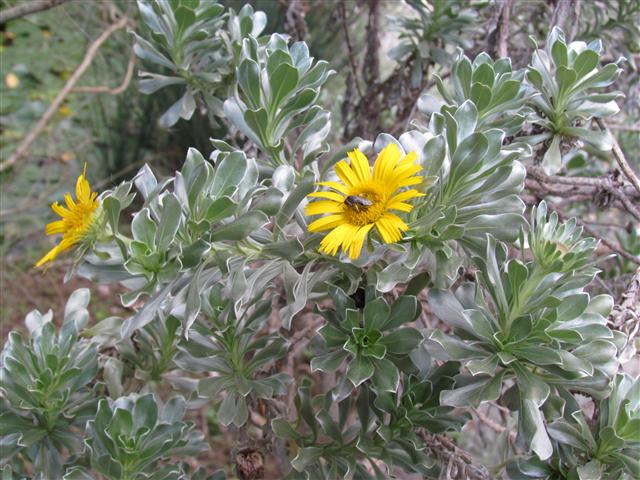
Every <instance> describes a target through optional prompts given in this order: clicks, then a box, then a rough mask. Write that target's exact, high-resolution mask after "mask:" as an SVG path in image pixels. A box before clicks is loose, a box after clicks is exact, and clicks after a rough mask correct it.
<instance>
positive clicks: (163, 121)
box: [158, 90, 196, 128]
mask: <svg viewBox="0 0 640 480" xmlns="http://www.w3.org/2000/svg"><path fill="white" fill-rule="evenodd" d="M195 109H196V101H195V99H194V98H193V94H192V93H191V91H190V90H187V92H186V93H185V94H184V95H183V96H182V97H181V98H180V99H179V100H178V101H177V102H176V103H174V104H173V105H172V106H171V107H169V109H168V110H167V111H166V112H165V113H164V114H162V116H161V117H160V119H159V120H158V124H159V125H160V126H161V127H162V128H169V127H171V126H173V125H175V124H176V123H177V121H178V120H179V119H180V118H182V119H184V120H189V119H190V118H191V116H192V115H193V112H194V111H195Z"/></svg>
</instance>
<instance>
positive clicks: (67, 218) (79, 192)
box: [36, 165, 100, 268]
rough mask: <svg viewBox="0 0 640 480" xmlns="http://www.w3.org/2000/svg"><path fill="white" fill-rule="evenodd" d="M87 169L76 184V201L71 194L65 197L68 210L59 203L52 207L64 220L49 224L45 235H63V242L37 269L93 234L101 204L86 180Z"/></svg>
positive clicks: (45, 257)
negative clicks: (90, 233) (97, 211)
mask: <svg viewBox="0 0 640 480" xmlns="http://www.w3.org/2000/svg"><path fill="white" fill-rule="evenodd" d="M86 169H87V166H86V165H85V171H84V172H83V173H82V175H80V176H79V177H78V181H77V182H76V200H75V201H74V200H73V198H72V197H71V193H67V194H65V196H64V201H65V203H66V204H67V207H66V208H65V207H64V206H62V205H60V204H59V203H58V202H55V203H54V204H53V205H51V209H52V210H53V211H54V213H56V214H57V215H59V216H60V217H62V219H61V220H57V221H55V222H51V223H50V224H48V225H47V227H46V229H45V233H46V234H47V235H56V234H62V240H61V241H60V243H59V244H58V245H56V246H55V247H53V248H52V249H51V250H49V252H48V253H47V254H46V255H45V256H44V257H42V258H41V259H40V261H39V262H38V263H36V268H38V267H40V266H42V265H44V264H45V263H47V262H51V261H52V260H53V259H55V258H56V257H57V256H58V255H60V254H61V253H62V252H65V251H67V250H69V249H70V248H71V247H73V246H74V245H76V244H77V243H79V242H81V241H82V240H84V239H85V238H86V237H87V236H88V234H89V232H91V230H92V226H93V223H94V220H95V217H96V215H95V212H96V210H97V209H98V207H99V206H100V202H99V201H98V200H97V198H96V197H97V196H98V193H97V192H91V187H90V186H89V182H88V181H87V179H86V178H85V174H86Z"/></svg>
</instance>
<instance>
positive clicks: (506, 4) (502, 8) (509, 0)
mask: <svg viewBox="0 0 640 480" xmlns="http://www.w3.org/2000/svg"><path fill="white" fill-rule="evenodd" d="M512 6H513V0H499V1H497V2H496V4H495V9H496V11H495V14H494V17H493V18H494V22H495V28H494V29H493V31H492V32H491V34H490V35H489V38H488V40H489V41H488V43H489V45H488V47H489V49H490V51H492V52H495V54H496V56H497V57H499V58H502V57H506V56H508V54H509V50H508V44H509V19H510V17H511V8H512Z"/></svg>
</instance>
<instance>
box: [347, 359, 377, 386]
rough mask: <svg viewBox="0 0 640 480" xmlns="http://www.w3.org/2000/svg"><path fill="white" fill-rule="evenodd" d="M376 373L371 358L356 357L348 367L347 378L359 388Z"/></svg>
mask: <svg viewBox="0 0 640 480" xmlns="http://www.w3.org/2000/svg"><path fill="white" fill-rule="evenodd" d="M373 373H374V366H373V363H372V362H371V360H369V358H367V357H365V356H364V355H358V356H356V357H355V358H354V359H353V360H351V362H349V365H348V367H347V372H346V378H348V379H349V380H351V382H352V383H353V385H354V386H356V387H357V386H358V385H360V384H362V383H363V382H365V381H366V380H368V379H369V378H371V377H372V376H373Z"/></svg>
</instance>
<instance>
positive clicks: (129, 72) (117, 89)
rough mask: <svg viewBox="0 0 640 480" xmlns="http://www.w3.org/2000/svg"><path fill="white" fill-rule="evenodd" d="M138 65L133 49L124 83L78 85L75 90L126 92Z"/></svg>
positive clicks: (84, 91)
mask: <svg viewBox="0 0 640 480" xmlns="http://www.w3.org/2000/svg"><path fill="white" fill-rule="evenodd" d="M135 65H136V54H135V52H134V51H133V49H132V50H131V55H130V56H129V63H127V71H126V73H125V74H124V79H123V80H122V83H121V84H120V85H118V86H117V87H115V88H111V87H106V86H104V85H100V86H97V87H77V88H74V89H73V91H74V92H79V93H107V94H109V95H120V94H121V93H122V92H124V91H125V90H126V89H127V88H128V87H129V84H130V83H131V79H132V78H133V68H134V67H135Z"/></svg>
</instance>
